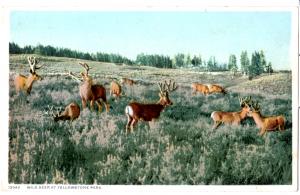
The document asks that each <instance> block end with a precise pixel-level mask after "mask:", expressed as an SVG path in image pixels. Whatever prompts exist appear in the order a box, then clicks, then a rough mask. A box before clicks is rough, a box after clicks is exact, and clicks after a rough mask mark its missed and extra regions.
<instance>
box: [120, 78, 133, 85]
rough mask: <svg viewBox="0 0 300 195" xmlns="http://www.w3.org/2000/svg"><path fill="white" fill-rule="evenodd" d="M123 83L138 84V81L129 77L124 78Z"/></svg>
mask: <svg viewBox="0 0 300 195" xmlns="http://www.w3.org/2000/svg"><path fill="white" fill-rule="evenodd" d="M121 84H122V85H124V84H126V85H129V86H132V85H134V84H136V81H134V80H132V79H128V78H122V79H121Z"/></svg>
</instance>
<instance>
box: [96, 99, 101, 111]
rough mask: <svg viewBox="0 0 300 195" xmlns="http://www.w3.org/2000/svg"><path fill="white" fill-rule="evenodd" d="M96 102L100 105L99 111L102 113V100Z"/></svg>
mask: <svg viewBox="0 0 300 195" xmlns="http://www.w3.org/2000/svg"><path fill="white" fill-rule="evenodd" d="M96 104H97V106H98V111H99V113H101V112H102V104H101V102H100V101H99V100H97V101H96Z"/></svg>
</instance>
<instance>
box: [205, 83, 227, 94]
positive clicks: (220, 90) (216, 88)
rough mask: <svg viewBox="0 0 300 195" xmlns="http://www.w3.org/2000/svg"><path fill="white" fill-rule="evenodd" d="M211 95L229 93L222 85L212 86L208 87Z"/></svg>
mask: <svg viewBox="0 0 300 195" xmlns="http://www.w3.org/2000/svg"><path fill="white" fill-rule="evenodd" d="M207 87H208V91H209V93H222V94H223V95H225V94H226V93H227V92H226V91H225V89H224V88H223V87H221V86H220V85H216V84H212V85H207Z"/></svg>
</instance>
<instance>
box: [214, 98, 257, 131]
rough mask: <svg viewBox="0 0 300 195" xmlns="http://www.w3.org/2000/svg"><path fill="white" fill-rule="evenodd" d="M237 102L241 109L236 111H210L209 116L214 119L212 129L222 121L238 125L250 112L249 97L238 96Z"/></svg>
mask: <svg viewBox="0 0 300 195" xmlns="http://www.w3.org/2000/svg"><path fill="white" fill-rule="evenodd" d="M239 102H240V106H241V108H242V109H241V110H240V111H238V112H223V111H214V112H212V113H211V116H210V117H211V118H212V120H213V121H214V125H213V129H217V128H218V127H219V126H220V125H221V124H222V123H225V124H228V125H235V126H237V125H240V124H241V121H242V120H244V119H245V118H246V117H247V116H248V113H249V112H250V104H251V97H245V98H240V97H239Z"/></svg>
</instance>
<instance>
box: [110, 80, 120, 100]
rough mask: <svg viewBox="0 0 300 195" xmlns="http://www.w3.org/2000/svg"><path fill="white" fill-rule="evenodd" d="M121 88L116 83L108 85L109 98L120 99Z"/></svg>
mask: <svg viewBox="0 0 300 195" xmlns="http://www.w3.org/2000/svg"><path fill="white" fill-rule="evenodd" d="M121 93H122V87H121V85H120V84H119V83H117V82H116V81H112V82H111V84H110V96H115V97H117V98H120V97H121Z"/></svg>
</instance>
